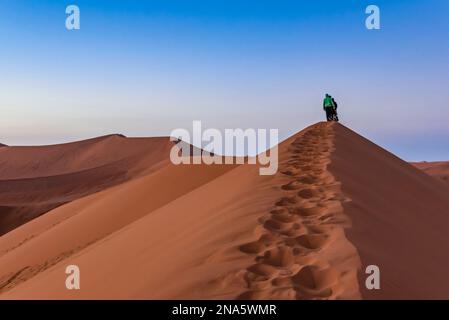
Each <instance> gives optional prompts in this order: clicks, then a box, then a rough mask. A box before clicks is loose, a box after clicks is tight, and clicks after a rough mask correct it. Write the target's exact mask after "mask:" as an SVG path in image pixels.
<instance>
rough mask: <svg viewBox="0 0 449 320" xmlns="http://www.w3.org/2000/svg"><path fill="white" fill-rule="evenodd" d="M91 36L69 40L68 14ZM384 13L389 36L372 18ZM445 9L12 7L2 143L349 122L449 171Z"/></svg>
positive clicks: (274, 4)
mask: <svg viewBox="0 0 449 320" xmlns="http://www.w3.org/2000/svg"><path fill="white" fill-rule="evenodd" d="M68 4H76V5H78V6H79V8H80V10H81V29H80V30H76V31H68V30H66V29H65V18H66V14H65V8H66V6H67V5H68ZM369 4H375V5H378V6H379V7H380V9H381V30H367V29H366V28H365V18H366V16H367V15H366V14H365V8H366V6H367V5H369ZM447 12H449V3H448V2H447V1H444V0H431V1H426V2H422V1H416V0H409V1H405V0H396V1H386V0H382V1H375V2H371V1H358V0H357V1H356V0H347V1H338V2H337V1H331V0H319V1H311V0H310V1H291V0H286V1H282V2H280V1H274V0H262V1H258V2H257V4H254V2H251V1H229V0H228V1H224V0H219V1H218V0H217V1H203V0H197V1H180V0H173V1H170V2H167V1H163V0H153V1H150V2H141V1H126V2H124V1H105V0H103V1H98V0H91V1H87V0H80V1H74V2H72V3H67V2H65V1H58V0H44V1H37V0H28V1H27V0H22V1H20V0H18V1H12V0H5V1H2V3H1V4H0V40H1V42H2V49H1V50H0V71H1V72H0V143H4V144H8V145H39V144H40V145H42V144H54V143H61V142H69V141H74V140H80V139H86V138H92V137H97V136H101V135H105V134H112V133H120V134H124V135H126V136H165V135H169V134H170V132H171V131H172V130H173V129H176V128H186V129H188V130H190V129H191V127H192V121H193V120H201V121H202V122H203V124H204V126H205V127H210V128H217V129H224V128H266V129H269V128H278V129H279V134H280V140H283V139H285V138H286V137H288V136H290V135H292V134H294V133H295V132H297V131H299V130H302V129H303V128H304V127H306V126H307V125H310V124H313V123H316V122H318V121H322V120H323V119H324V114H323V111H322V109H321V104H322V98H323V95H324V94H325V93H326V92H329V93H331V94H332V95H333V96H334V97H335V98H336V100H337V101H338V102H339V110H340V118H341V120H342V124H344V125H346V126H348V127H349V128H351V129H353V130H355V131H357V132H358V133H360V134H362V135H364V136H365V137H367V138H369V139H370V140H372V141H374V142H376V143H378V144H380V145H381V146H382V147H384V148H386V149H388V150H389V151H391V152H393V153H395V154H397V155H398V156H400V157H402V158H403V159H405V160H409V161H422V160H427V161H434V160H449V126H448V124H447V122H448V121H447V119H448V118H449V108H448V107H447V106H445V105H444V104H445V100H446V96H447V88H448V87H449V78H448V77H447V74H448V71H449V64H448V63H447V57H448V56H449V44H448V42H447V41H444V39H445V35H446V34H445V33H446V30H449V22H448V21H447V19H446V17H445V15H446V13H447Z"/></svg>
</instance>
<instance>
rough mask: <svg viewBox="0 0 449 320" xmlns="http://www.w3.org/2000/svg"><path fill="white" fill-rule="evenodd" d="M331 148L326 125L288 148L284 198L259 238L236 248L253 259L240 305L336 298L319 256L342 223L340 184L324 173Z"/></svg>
mask: <svg viewBox="0 0 449 320" xmlns="http://www.w3.org/2000/svg"><path fill="white" fill-rule="evenodd" d="M332 147H333V146H332V129H331V128H329V127H327V126H326V125H320V126H317V127H315V128H313V129H311V130H310V131H308V132H306V133H305V134H304V135H303V136H301V137H299V138H297V139H296V140H295V141H293V142H292V144H291V146H290V151H291V155H292V156H291V157H290V158H289V159H287V160H286V161H284V162H283V163H281V168H283V169H282V171H281V174H283V175H285V176H286V177H288V180H289V181H288V182H287V183H285V184H283V185H282V186H281V189H282V192H283V193H284V196H283V197H282V198H281V199H279V200H277V202H276V203H275V205H274V207H273V209H272V211H271V212H270V214H269V215H267V216H266V217H265V218H263V219H262V220H261V221H260V222H261V226H260V227H259V228H260V230H259V231H260V238H259V239H258V240H257V241H255V242H252V243H247V244H244V245H242V246H241V247H240V250H241V251H243V252H244V253H246V254H251V255H255V263H254V264H253V265H251V266H250V267H249V268H248V269H247V270H246V272H245V276H244V277H245V281H246V283H247V287H248V290H247V291H246V292H245V293H243V294H242V295H241V296H240V297H239V298H240V299H276V298H278V299H326V298H332V297H335V295H333V293H334V290H333V288H334V286H336V285H338V280H339V279H338V278H339V274H338V272H337V271H336V270H335V269H333V268H332V267H331V266H330V265H329V263H328V262H327V261H326V260H325V259H323V257H322V255H320V251H321V250H323V249H324V248H325V247H326V245H328V244H329V243H330V242H331V241H332V235H333V233H332V232H331V231H332V229H333V228H334V227H336V226H337V225H338V224H339V223H342V222H344V221H341V219H342V218H341V214H340V215H338V210H335V208H336V207H338V204H339V203H340V201H341V199H339V194H338V189H337V188H338V184H337V183H336V182H335V180H334V178H333V177H332V175H330V174H329V173H328V172H327V169H326V168H327V165H328V163H329V155H330V152H331V151H332ZM335 204H337V206H335ZM340 208H341V207H340Z"/></svg>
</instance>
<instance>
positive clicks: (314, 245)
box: [0, 122, 449, 300]
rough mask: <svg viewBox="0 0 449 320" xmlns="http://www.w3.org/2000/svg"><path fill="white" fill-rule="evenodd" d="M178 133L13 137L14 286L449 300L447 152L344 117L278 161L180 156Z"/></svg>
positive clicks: (3, 159)
mask: <svg viewBox="0 0 449 320" xmlns="http://www.w3.org/2000/svg"><path fill="white" fill-rule="evenodd" d="M172 146H173V142H171V141H170V138H169V137H162V138H127V137H125V136H122V135H109V136H103V137H99V138H94V139H90V140H84V141H79V142H73V143H66V144H60V145H50V146H35V147H16V146H5V145H1V146H0V190H1V192H0V299H6V300H7V299H299V300H301V299H449V278H448V277H447V276H446V273H447V270H448V268H449V254H448V252H449V239H448V237H447V228H448V226H449V186H448V185H447V177H448V176H449V165H448V163H413V164H410V163H407V162H405V161H403V160H401V159H400V158H398V157H396V156H395V155H393V154H391V153H389V152H388V151H386V150H384V149H382V148H381V147H379V146H377V145H375V144H374V143H372V142H370V141H369V140H367V139H365V138H363V137H362V136H360V135H358V134H357V133H355V132H353V131H351V130H350V129H348V128H346V127H345V126H343V125H341V124H338V123H334V122H329V123H326V122H320V123H317V124H314V125H312V126H310V127H308V128H305V129H304V130H302V131H300V132H298V133H297V134H295V135H293V136H291V137H290V138H288V139H287V140H285V141H283V142H282V143H280V144H279V170H278V172H277V174H276V175H272V176H261V175H259V171H258V166H255V165H249V164H241V165H237V164H236V165H206V164H198V165H178V166H176V165H174V164H172V163H171V162H170V159H169V153H170V149H171V148H172ZM445 180H446V181H445ZM68 265H77V266H79V269H80V272H81V289H80V290H67V288H66V286H65V280H66V277H67V274H66V273H65V271H66V267H67V266H68ZM368 265H377V266H378V267H379V269H380V272H381V277H380V279H381V289H380V290H368V289H367V288H366V286H365V279H366V276H367V275H366V274H365V268H366V267H367V266H368Z"/></svg>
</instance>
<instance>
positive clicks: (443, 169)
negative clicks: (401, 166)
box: [413, 161, 449, 183]
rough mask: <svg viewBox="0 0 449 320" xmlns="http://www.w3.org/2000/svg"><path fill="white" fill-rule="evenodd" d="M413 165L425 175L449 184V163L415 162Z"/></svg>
mask: <svg viewBox="0 0 449 320" xmlns="http://www.w3.org/2000/svg"><path fill="white" fill-rule="evenodd" d="M413 165H414V166H415V167H417V168H419V169H421V170H423V171H424V172H425V173H427V174H429V175H431V176H433V177H436V178H439V179H443V180H444V181H445V182H447V183H449V161H440V162H415V163H413Z"/></svg>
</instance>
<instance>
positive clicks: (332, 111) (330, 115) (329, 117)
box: [324, 107, 334, 121]
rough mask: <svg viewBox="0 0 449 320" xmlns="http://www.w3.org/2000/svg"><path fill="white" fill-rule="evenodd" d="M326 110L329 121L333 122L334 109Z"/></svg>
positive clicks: (328, 108)
mask: <svg viewBox="0 0 449 320" xmlns="http://www.w3.org/2000/svg"><path fill="white" fill-rule="evenodd" d="M324 110H326V118H327V121H332V120H333V117H334V108H332V107H327V108H324Z"/></svg>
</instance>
